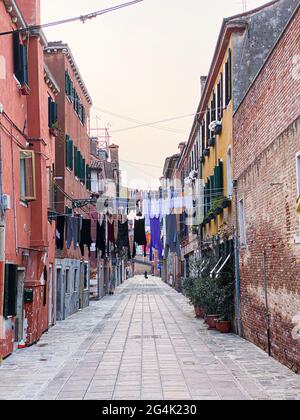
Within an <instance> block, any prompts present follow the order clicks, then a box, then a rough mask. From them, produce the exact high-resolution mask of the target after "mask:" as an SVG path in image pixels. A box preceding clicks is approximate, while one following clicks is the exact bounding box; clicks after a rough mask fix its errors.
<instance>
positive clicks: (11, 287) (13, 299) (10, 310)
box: [3, 264, 18, 318]
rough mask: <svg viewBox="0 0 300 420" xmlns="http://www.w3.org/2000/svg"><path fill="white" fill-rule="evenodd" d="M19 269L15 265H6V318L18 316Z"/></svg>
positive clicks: (4, 309)
mask: <svg viewBox="0 0 300 420" xmlns="http://www.w3.org/2000/svg"><path fill="white" fill-rule="evenodd" d="M17 269H18V267H17V266H16V265H13V264H5V274H4V306H3V315H4V317H5V318H8V317H11V316H16V315H17Z"/></svg>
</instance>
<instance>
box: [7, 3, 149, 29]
mask: <svg viewBox="0 0 300 420" xmlns="http://www.w3.org/2000/svg"><path fill="white" fill-rule="evenodd" d="M142 1H144V0H133V1H130V2H127V3H123V4H119V5H117V6H113V7H109V8H108V9H103V10H98V11H97V12H92V13H88V14H86V15H81V16H76V17H73V18H68V19H63V20H58V21H55V22H49V23H44V24H41V25H29V26H26V27H25V28H21V29H16V30H13V31H7V32H1V33H0V36H4V35H10V34H13V33H15V32H28V31H29V32H30V31H37V30H39V29H43V28H50V27H53V26H58V25H64V24H66V23H72V22H78V21H80V22H82V23H85V22H86V21H87V20H90V19H93V18H96V17H98V16H102V15H104V14H106V13H110V12H114V11H116V10H119V9H123V8H125V7H129V6H133V5H135V4H137V3H141V2H142Z"/></svg>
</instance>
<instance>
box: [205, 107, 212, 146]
mask: <svg viewBox="0 0 300 420" xmlns="http://www.w3.org/2000/svg"><path fill="white" fill-rule="evenodd" d="M210 122H211V121H210V109H208V110H207V112H206V147H208V140H209V139H210V134H211V133H210V129H209V126H210Z"/></svg>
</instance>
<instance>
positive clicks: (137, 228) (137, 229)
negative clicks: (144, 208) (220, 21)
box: [134, 219, 147, 245]
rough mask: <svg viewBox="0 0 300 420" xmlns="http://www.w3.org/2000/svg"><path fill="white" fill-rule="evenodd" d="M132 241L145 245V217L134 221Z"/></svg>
mask: <svg viewBox="0 0 300 420" xmlns="http://www.w3.org/2000/svg"><path fill="white" fill-rule="evenodd" d="M134 242H135V243H136V244H137V245H147V238H146V229H145V219H140V220H135V221H134Z"/></svg>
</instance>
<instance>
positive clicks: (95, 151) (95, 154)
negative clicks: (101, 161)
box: [90, 137, 98, 157]
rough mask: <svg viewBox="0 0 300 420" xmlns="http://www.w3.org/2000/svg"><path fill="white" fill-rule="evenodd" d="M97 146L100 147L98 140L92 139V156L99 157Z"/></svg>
mask: <svg viewBox="0 0 300 420" xmlns="http://www.w3.org/2000/svg"><path fill="white" fill-rule="evenodd" d="M97 146H98V139H97V138H94V137H92V138H90V154H91V155H93V156H96V157H97Z"/></svg>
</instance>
